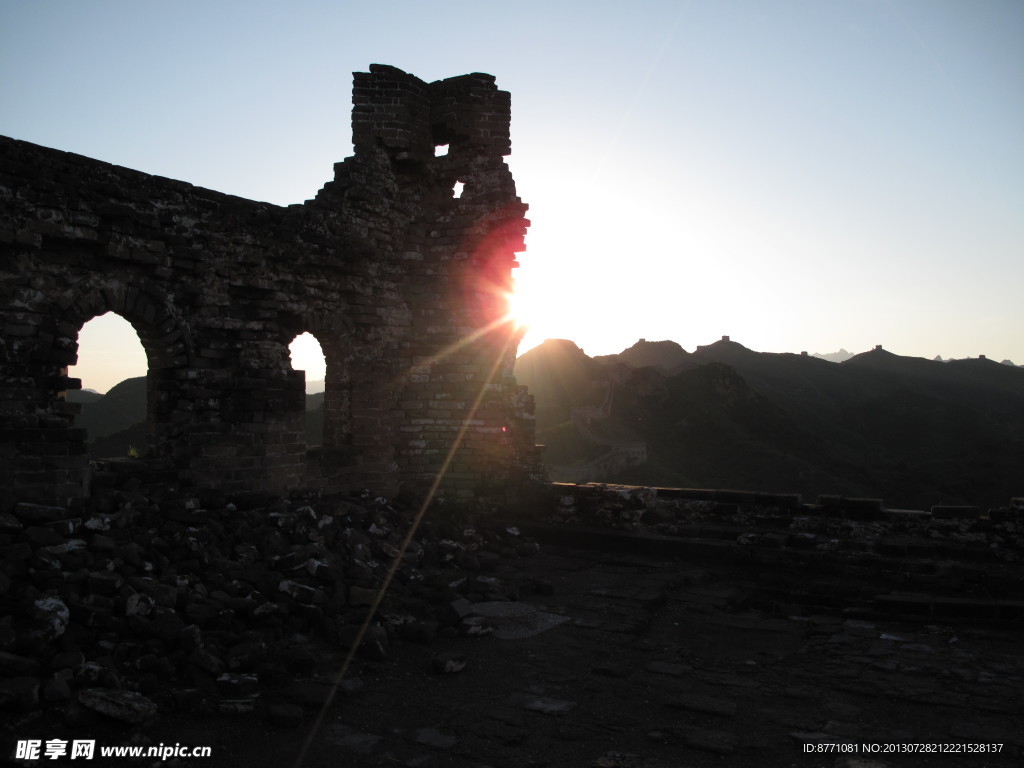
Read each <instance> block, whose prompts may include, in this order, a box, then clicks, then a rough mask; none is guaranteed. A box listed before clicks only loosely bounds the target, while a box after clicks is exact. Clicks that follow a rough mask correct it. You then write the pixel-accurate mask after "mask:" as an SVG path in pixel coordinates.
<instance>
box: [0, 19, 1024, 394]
mask: <svg viewBox="0 0 1024 768" xmlns="http://www.w3.org/2000/svg"><path fill="white" fill-rule="evenodd" d="M371 62H378V63H385V64H392V65H394V66H397V67H400V68H402V69H404V70H406V71H408V72H411V73H413V74H415V75H417V76H419V77H421V78H423V79H425V80H434V79H438V78H443V77H449V76H452V75H458V74H463V73H466V72H471V71H482V72H489V73H491V74H493V75H495V76H496V77H497V80H498V85H499V86H500V87H501V88H503V89H506V90H509V91H511V93H512V156H511V157H510V158H509V165H510V166H511V168H512V171H513V173H514V175H515V177H516V181H517V184H518V189H519V194H520V195H521V196H522V198H523V200H524V201H525V202H527V203H528V204H529V205H530V208H531V210H530V213H529V217H530V219H531V220H532V221H533V226H532V227H531V230H530V234H529V235H528V237H527V247H528V251H527V252H526V253H525V254H523V255H522V256H521V258H520V261H521V263H522V268H521V269H520V270H518V272H519V275H518V280H519V284H520V287H521V293H522V294H523V303H524V305H526V306H527V307H528V308H529V309H530V311H531V314H532V316H533V317H532V319H533V328H532V330H531V333H530V336H528V339H527V344H533V343H537V342H539V341H540V340H542V339H543V338H545V337H565V338H571V339H573V340H575V341H576V342H577V343H578V344H579V345H580V346H582V347H583V348H584V350H585V351H586V352H587V353H588V354H592V355H594V354H605V353H610V352H617V351H620V350H621V349H623V348H624V347H627V346H629V345H630V344H632V343H633V342H635V341H636V339H637V338H640V337H645V338H648V339H663V338H671V339H674V340H676V341H678V342H680V343H681V344H682V345H683V346H684V347H685V348H686V349H688V350H691V351H692V350H693V349H694V347H695V346H696V345H698V344H707V343H710V342H712V341H714V340H715V339H717V338H719V337H720V336H722V335H723V334H728V335H730V336H731V337H732V338H733V339H734V340H737V341H739V342H741V343H743V344H745V345H746V346H748V347H751V348H753V349H757V350H760V351H768V352H785V351H790V352H799V351H801V350H808V351H811V352H828V351H834V350H836V349H838V348H839V347H845V348H846V349H848V350H850V351H853V352H860V351H864V350H867V349H870V348H872V347H873V346H874V345H875V344H883V345H884V346H885V347H886V348H887V349H889V350H891V351H893V352H896V353H898V354H904V355H918V356H922V357H934V356H935V355H940V354H941V355H942V356H944V357H973V356H977V355H979V354H986V355H987V356H988V357H990V358H995V359H997V360H1001V359H1003V358H1010V359H1013V360H1014V362H1017V363H1018V364H1022V363H1024V301H1022V299H1021V289H1022V287H1024V139H1022V137H1024V3H1022V2H1019V0H722V1H721V2H712V0H691V2H668V1H667V0H666V1H664V2H657V1H655V0H636V1H635V2H631V3H621V2H620V3H607V2H558V0H546V1H543V2H533V1H532V0H527V1H524V2H518V3H492V2H486V1H485V0H474V1H473V2H447V1H445V0H438V1H437V2H429V3H428V2H401V1H398V0H396V1H393V2H388V3H370V2H365V1H364V2H358V3H356V2H343V1H336V2H303V1H302V0H293V1H292V2H287V3H286V2H274V3H270V2H253V1H251V0H250V1H248V2H226V1H224V0H222V1H221V2H193V1H191V0H176V1H175V2H157V1H153V2H129V1H124V0H118V1H113V0H112V1H109V2H102V1H100V0H87V1H84V2H83V1H78V2H70V1H64V2H61V1H60V0H47V1H44V2H31V3H30V2H20V1H16V0H0V134H4V135H8V136H13V137H15V138H19V139H25V140H27V141H32V142H35V143H38V144H42V145H45V146H51V147H56V148H59V149H65V150H69V151H73V152H77V153H80V154H84V155H87V156H90V157H95V158H98V159H101V160H105V161H109V162H113V163H117V164H120V165H125V166H128V167H130V168H135V169H137V170H141V171H146V172H149V173H155V174H160V175H163V176H169V177H171V178H177V179H182V180H185V181H189V182H191V183H194V184H197V185H200V186H205V187H209V188H212V189H216V190H220V191H223V192H228V193H231V194H236V195H241V196H243V197H247V198H252V199H256V200H267V201H270V202H273V203H278V204H289V203H294V202H300V201H302V200H305V199H307V198H310V197H312V196H313V195H314V194H315V193H316V191H317V190H318V189H319V188H320V187H321V186H322V185H323V183H324V182H326V181H327V180H329V179H330V178H331V175H332V164H333V163H334V162H336V161H338V160H341V159H343V158H344V157H346V156H348V155H349V154H351V132H350V127H349V114H350V108H351V102H350V93H351V73H352V72H353V71H365V70H366V68H367V67H368V65H369V64H370V63H371ZM108 336H109V334H108ZM110 338H111V340H112V341H113V342H114V343H116V344H120V343H121V342H120V339H119V338H115V337H110ZM525 349H526V345H524V347H522V349H521V351H524V350H525ZM81 362H82V366H80V368H83V367H85V365H86V362H87V361H86V360H85V359H83V360H82V361H81ZM80 375H83V378H86V386H90V382H89V380H88V378H87V377H85V376H84V374H83V373H81V372H80ZM96 388H97V389H103V388H104V387H102V386H98V385H97V386H96Z"/></svg>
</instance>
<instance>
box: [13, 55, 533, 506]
mask: <svg viewBox="0 0 1024 768" xmlns="http://www.w3.org/2000/svg"><path fill="white" fill-rule="evenodd" d="M354 82H355V85H354V89H353V103H354V108H353V113H352V136H353V144H354V145H355V154H354V156H352V157H350V158H348V159H346V160H345V161H344V162H341V163H338V164H336V165H335V177H334V180H333V181H330V182H328V183H327V184H326V185H325V186H324V188H323V189H322V190H321V191H320V192H319V194H318V195H317V196H316V198H315V199H313V200H309V201H307V202H306V203H304V204H299V205H292V206H288V207H285V208H282V207H278V206H274V205H270V204H267V203H258V202H252V201H249V200H243V199H240V198H237V197H232V196H229V195H225V194H221V193H218V192H212V191H210V190H206V189H201V188H198V187H194V186H192V185H190V184H187V183H185V182H181V181H172V180H170V179H165V178H160V177H156V176H150V175H147V174H144V173H139V172H136V171H132V170H128V169H125V168H120V167H116V166H112V165H109V164H107V163H103V162H99V161H96V160H91V159H88V158H85V157H81V156H78V155H73V154H68V153H65V152H59V151H56V150H52V149H47V148H44V147H39V146H36V145H33V144H29V143H26V142H23V141H16V140H13V139H8V138H0V201H2V208H0V280H2V282H0V327H2V329H3V334H2V340H0V430H2V432H0V497H2V502H0V506H2V507H3V508H5V509H6V508H8V507H9V506H10V505H11V504H13V503H14V502H16V501H36V502H44V503H59V504H66V503H68V502H69V501H72V500H73V499H75V498H77V497H81V496H83V495H85V494H87V493H88V479H89V464H88V460H87V457H86V454H85V442H86V439H87V436H86V434H85V430H83V429H80V428H77V427H76V426H75V416H76V413H77V410H78V408H79V407H80V406H77V405H76V404H73V403H69V402H68V401H67V400H65V398H64V393H65V391H66V390H69V389H76V388H79V387H80V386H81V383H80V382H79V381H78V380H76V379H70V378H68V377H67V373H66V367H67V366H70V365H73V364H75V363H76V361H77V352H78V349H77V334H78V332H79V330H80V329H81V328H82V326H83V324H84V323H85V322H86V321H88V320H89V319H91V318H93V317H95V316H97V315H100V314H103V313H105V312H108V311H113V312H115V313H117V314H119V315H121V316H122V317H124V318H125V319H127V320H128V321H129V322H130V323H131V324H132V326H133V327H134V328H135V330H136V331H137V332H138V334H139V337H140V339H141V341H142V345H143V347H144V348H145V351H146V355H147V358H148V361H149V371H148V375H147V383H148V404H147V418H148V432H149V448H150V451H149V458H148V459H147V460H146V464H145V466H146V468H147V470H148V471H150V472H155V473H158V474H159V476H161V477H164V478H166V479H167V481H168V482H170V483H176V484H179V485H180V486H182V487H185V488H196V489H202V488H210V487H217V488H222V489H224V490H225V491H228V492H229V493H230V492H232V491H235V490H249V489H256V490H264V491H272V492H286V491H288V490H289V489H292V488H297V487H305V486H317V487H321V488H324V489H326V490H329V491H334V490H338V491H344V490H349V489H352V488H358V487H362V486H366V487H370V488H372V489H374V490H375V491H377V492H379V493H384V494H394V493H396V492H397V491H399V490H400V489H408V490H410V491H413V492H415V491H417V490H420V489H422V488H423V487H425V486H427V485H429V484H430V483H432V482H433V479H434V478H435V477H436V476H438V473H440V472H441V471H442V469H444V483H443V486H442V487H443V488H444V489H445V492H446V493H449V494H452V495H458V496H462V497H473V496H479V495H493V494H494V493H499V492H501V489H502V488H503V487H507V486H508V485H509V484H512V485H514V484H515V483H517V482H520V481H521V480H524V479H526V478H528V477H529V476H530V475H531V474H532V473H534V472H535V471H536V467H537V465H538V462H537V457H536V454H535V447H534V431H533V422H532V408H533V405H532V400H531V398H530V397H529V396H528V395H527V394H526V391H525V389H524V388H522V387H519V386H517V385H516V383H515V381H514V379H513V377H512V366H513V363H514V361H515V354H516V349H517V345H518V341H519V335H518V332H517V330H516V329H515V327H514V326H513V325H512V324H511V323H510V322H509V321H508V319H507V318H506V312H507V301H506V296H507V292H508V291H509V289H510V288H511V270H512V269H513V268H514V267H515V266H516V261H515V254H516V252H518V251H521V250H523V248H524V244H523V237H524V234H525V231H526V227H527V225H528V224H529V222H528V221H527V220H526V219H525V218H524V216H525V212H526V208H527V206H526V205H524V204H523V203H522V202H521V201H520V199H519V198H518V197H517V196H516V191H515V183H514V181H513V179H512V176H511V173H510V171H509V169H508V167H507V165H506V164H505V162H504V160H503V156H504V155H507V154H509V152H510V142H509V119H510V98H509V94H508V93H506V92H504V91H500V90H498V89H497V88H496V86H495V83H494V78H493V77H491V76H490V75H484V74H470V75H464V76H461V77H454V78H450V79H447V80H441V81H438V82H434V83H425V82H423V81H421V80H419V79H418V78H416V77H413V76H411V75H408V74H406V73H405V72H402V71H400V70H398V69H395V68H393V67H387V66H380V65H372V66H371V67H370V71H369V72H368V73H356V74H355V81H354ZM440 145H447V147H448V151H447V154H444V155H442V156H435V148H436V147H438V146H440ZM457 182H461V185H459V186H460V187H461V195H458V196H456V194H455V192H454V191H453V190H454V189H455V188H456V184H457ZM306 331H308V332H310V333H312V334H313V335H314V336H315V337H316V338H317V339H318V341H319V342H320V344H321V346H322V348H323V350H324V355H325V357H326V360H327V374H326V390H325V426H324V445H323V448H322V449H318V450H316V451H309V450H307V447H306V445H305V437H304V383H303V375H302V373H301V372H297V371H294V370H292V368H291V363H290V359H289V351H288V345H289V343H290V342H291V340H292V339H294V338H295V336H296V335H298V334H300V333H302V332H306ZM453 445H457V446H458V449H457V450H456V451H455V452H454V454H453V457H452V461H451V462H450V464H449V465H447V466H444V467H443V466H442V465H443V464H444V462H445V459H446V457H447V456H448V454H449V453H450V451H451V449H452V447H453Z"/></svg>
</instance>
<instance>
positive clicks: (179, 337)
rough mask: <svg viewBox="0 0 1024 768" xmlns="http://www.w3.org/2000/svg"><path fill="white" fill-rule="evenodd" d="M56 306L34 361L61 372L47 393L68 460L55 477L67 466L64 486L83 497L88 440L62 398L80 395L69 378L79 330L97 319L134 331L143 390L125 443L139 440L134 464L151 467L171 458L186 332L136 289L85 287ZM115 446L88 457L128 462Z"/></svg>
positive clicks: (187, 356)
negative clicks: (62, 426) (141, 447)
mask: <svg viewBox="0 0 1024 768" xmlns="http://www.w3.org/2000/svg"><path fill="white" fill-rule="evenodd" d="M60 306H63V310H62V311H60V312H59V314H58V315H57V316H56V317H55V318H54V319H55V320H56V323H55V334H54V336H53V338H52V339H50V340H49V341H50V346H49V348H45V344H46V341H47V337H46V336H44V337H43V338H42V341H41V343H42V344H43V345H44V348H40V349H39V357H40V358H48V359H50V360H54V361H56V362H57V364H58V365H60V366H62V367H61V369H60V376H59V377H57V378H55V379H53V380H52V381H53V382H54V383H53V388H52V389H51V390H50V391H49V393H48V395H49V399H50V402H51V408H52V410H53V412H54V413H56V414H59V415H60V416H61V417H62V418H63V419H65V420H66V430H65V437H63V438H57V439H56V440H57V442H63V441H66V449H65V451H63V452H64V453H66V455H67V457H68V459H67V460H66V461H58V462H57V467H58V474H61V472H60V471H59V468H60V465H61V464H62V463H67V464H68V466H69V473H68V476H67V479H68V481H69V483H70V484H75V485H78V486H79V487H81V488H82V494H84V493H86V492H87V491H88V487H89V484H90V481H91V473H90V471H89V466H88V459H89V453H88V449H87V443H86V441H87V440H88V438H89V435H88V426H83V425H82V420H81V418H80V409H79V407H78V406H77V405H76V404H75V403H74V402H69V397H68V393H69V392H71V391H74V390H81V387H82V381H81V380H80V379H79V378H76V377H72V376H71V375H70V372H71V371H72V370H73V368H74V367H75V366H76V365H77V364H78V363H79V362H81V361H80V359H79V358H80V352H81V350H80V345H79V337H80V334H81V332H82V329H83V328H84V327H85V326H86V324H87V323H89V322H90V321H92V320H94V319H96V318H98V317H103V316H106V315H108V314H113V315H116V316H118V317H120V318H121V319H122V320H123V321H125V322H126V323H127V325H128V326H130V328H131V329H132V331H134V334H135V337H136V338H137V340H138V343H139V344H140V345H141V347H142V350H143V353H144V359H145V363H144V365H145V371H144V384H143V385H142V386H141V387H139V384H136V385H135V386H136V388H141V389H143V390H144V394H142V396H141V397H138V395H139V394H140V393H136V395H137V399H139V400H143V402H144V405H143V406H142V407H141V408H140V410H141V419H142V421H143V423H144V427H143V428H141V429H138V428H136V430H135V431H134V432H132V433H131V434H130V435H129V436H128V437H129V438H130V439H133V440H137V441H138V442H142V441H143V440H144V442H145V445H146V451H145V453H143V452H142V451H137V452H138V458H145V459H146V460H147V462H148V463H150V464H151V465H152V466H154V467H155V466H157V464H158V462H159V461H160V460H162V459H170V458H172V456H173V454H174V452H175V442H174V434H173V426H172V423H171V409H172V407H173V405H174V402H175V398H174V392H175V387H176V381H175V377H176V375H177V372H178V371H180V370H182V369H184V368H186V367H188V366H189V365H190V362H191V359H192V357H193V356H192V354H191V345H190V342H189V335H188V332H187V328H186V327H185V326H184V325H183V324H181V323H180V322H179V321H178V320H177V319H176V318H175V317H174V315H173V314H172V313H171V312H170V311H169V310H168V309H167V308H166V306H165V305H164V303H163V302H162V301H161V300H159V299H158V298H156V297H155V296H153V295H151V294H150V293H148V292H147V291H145V290H143V289H140V288H138V287H133V286H128V285H125V284H121V283H111V282H109V281H108V282H106V283H105V284H104V285H102V286H86V289H85V290H84V291H82V292H76V294H70V293H63V294H62V295H61V299H60ZM86 354H88V350H86ZM136 415H139V414H136ZM86 424H88V422H86ZM136 427H137V423H136ZM122 437H123V436H122ZM139 438H141V439H139ZM118 445H119V443H117V442H116V441H115V443H114V447H112V448H110V450H104V449H103V446H99V448H98V449H97V450H96V451H94V452H93V453H94V455H95V454H96V453H111V451H114V452H115V453H117V457H118V458H120V457H121V456H123V457H124V458H126V459H127V458H129V456H128V451H127V448H126V450H125V451H124V453H123V454H122V453H120V452H119V451H117V450H116V449H117V446H118ZM136 449H138V445H137V444H136ZM104 458H106V457H104ZM72 465H73V466H72ZM82 494H75V493H72V494H71V495H82Z"/></svg>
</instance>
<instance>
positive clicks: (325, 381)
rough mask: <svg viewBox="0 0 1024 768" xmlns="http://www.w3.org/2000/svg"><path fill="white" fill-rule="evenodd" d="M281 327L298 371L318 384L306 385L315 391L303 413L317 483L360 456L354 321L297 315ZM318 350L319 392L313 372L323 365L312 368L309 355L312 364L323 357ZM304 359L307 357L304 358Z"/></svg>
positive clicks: (309, 464) (310, 467) (312, 474)
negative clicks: (354, 424)
mask: <svg viewBox="0 0 1024 768" xmlns="http://www.w3.org/2000/svg"><path fill="white" fill-rule="evenodd" d="M282 329H283V331H284V339H283V341H284V343H286V344H288V349H289V352H291V357H292V368H293V370H294V375H305V377H306V384H307V385H309V384H310V383H313V387H310V389H309V390H307V391H308V392H309V395H310V396H307V397H306V403H307V405H308V406H310V409H309V410H307V411H306V413H305V414H304V417H305V419H306V425H307V426H306V434H307V440H306V448H307V451H306V454H307V473H308V475H309V479H310V481H311V482H312V483H314V484H315V483H316V482H317V481H318V480H322V481H325V482H327V483H328V484H330V482H331V478H332V477H334V476H336V475H338V474H339V473H342V474H343V473H344V472H345V471H347V470H348V469H349V468H351V465H352V463H353V461H354V455H355V449H354V448H353V445H352V442H353V441H352V369H351V361H352V359H353V350H352V340H351V337H352V327H351V322H350V321H349V320H348V319H347V318H345V317H342V316H336V317H323V316H307V317H293V318H292V319H291V320H290V321H285V322H284V323H282ZM296 346H299V347H300V350H299V351H302V347H304V348H305V351H304V352H303V355H304V357H303V356H301V355H299V354H297V351H296V350H295V349H294V348H295V347H296ZM317 351H319V353H320V354H321V355H322V359H323V362H322V365H323V368H322V371H323V372H322V374H321V376H320V379H321V380H322V389H321V391H320V392H319V393H315V392H313V391H312V390H313V389H315V388H317V387H318V384H317V380H316V379H315V378H313V376H311V375H310V371H312V370H317V371H319V370H321V369H320V368H317V367H312V365H311V363H310V362H308V361H309V360H310V357H313V358H314V360H313V364H315V363H317V362H319V355H316V354H315V353H316V352H317ZM311 352H312V353H313V354H311ZM297 358H298V360H297ZM299 360H305V361H306V362H301V363H300V362H299ZM303 370H305V373H304V374H303V373H302V371H303ZM316 395H319V396H316ZM295 416H296V417H298V414H296V415H295Z"/></svg>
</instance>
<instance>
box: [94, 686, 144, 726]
mask: <svg viewBox="0 0 1024 768" xmlns="http://www.w3.org/2000/svg"><path fill="white" fill-rule="evenodd" d="M78 702H79V703H80V704H81V705H82V706H85V707H88V708H89V709H91V710H93V711H95V712H99V713H100V714H102V715H106V716H107V717H112V718H114V719H115V720H120V721H121V722H124V723H132V724H137V723H142V722H145V721H146V720H149V719H150V718H151V717H153V716H154V715H155V714H156V711H157V706H156V704H155V703H153V702H152V701H150V700H149V699H147V698H146V697H145V696H143V695H142V694H141V693H135V692H134V691H120V690H115V689H112V688H85V689H83V690H81V691H79V692H78Z"/></svg>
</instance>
